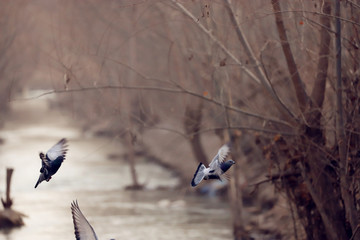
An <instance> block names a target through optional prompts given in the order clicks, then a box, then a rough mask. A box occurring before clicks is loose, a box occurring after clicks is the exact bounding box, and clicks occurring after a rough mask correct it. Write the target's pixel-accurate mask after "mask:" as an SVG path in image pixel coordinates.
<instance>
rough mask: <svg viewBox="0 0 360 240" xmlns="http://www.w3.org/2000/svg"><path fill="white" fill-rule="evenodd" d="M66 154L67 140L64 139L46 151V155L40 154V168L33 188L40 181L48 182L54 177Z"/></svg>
mask: <svg viewBox="0 0 360 240" xmlns="http://www.w3.org/2000/svg"><path fill="white" fill-rule="evenodd" d="M66 152H67V140H66V139H65V138H63V139H61V140H60V141H59V142H58V143H57V144H55V145H54V146H53V147H52V148H50V149H49V151H47V153H46V155H44V153H42V152H41V153H40V159H41V168H40V176H39V180H38V181H37V183H36V185H35V188H36V187H37V186H38V185H39V183H41V182H42V181H44V180H46V181H47V182H48V181H50V179H51V176H52V175H54V174H55V173H56V172H57V171H58V170H59V168H60V166H61V164H62V162H63V161H64V160H65V155H66Z"/></svg>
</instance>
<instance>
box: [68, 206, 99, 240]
mask: <svg viewBox="0 0 360 240" xmlns="http://www.w3.org/2000/svg"><path fill="white" fill-rule="evenodd" d="M71 213H72V217H73V222H74V229H75V237H76V240H98V238H97V236H96V233H95V231H94V229H93V228H92V226H91V225H90V223H89V222H88V221H87V220H86V218H85V216H84V214H83V213H82V212H81V210H80V208H79V205H78V203H77V201H73V202H72V203H71Z"/></svg>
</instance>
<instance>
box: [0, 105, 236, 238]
mask: <svg viewBox="0 0 360 240" xmlns="http://www.w3.org/2000/svg"><path fill="white" fill-rule="evenodd" d="M37 101H38V102H37ZM14 104H15V106H14V109H15V112H14V113H13V114H12V115H11V116H9V119H10V120H11V121H9V122H8V123H7V124H6V125H5V128H4V129H3V130H2V131H1V132H0V134H1V136H2V137H3V138H4V139H5V143H4V145H1V146H0V159H1V161H0V179H5V169H6V167H13V168H14V169H15V172H14V175H13V184H12V197H13V199H14V206H13V207H14V209H16V210H18V211H21V212H23V213H25V214H27V215H28V216H29V217H28V218H25V219H24V221H25V226H24V227H23V228H20V229H14V230H12V231H10V232H4V231H3V232H0V239H6V240H19V239H37V240H45V239H46V240H49V239H52V240H57V239H59V240H60V239H61V240H63V239H75V237H74V233H73V232H74V229H73V223H72V218H71V212H70V203H71V202H72V200H75V199H77V200H78V201H79V203H80V204H81V209H82V211H83V212H84V214H85V215H86V217H87V219H88V220H89V222H90V223H91V224H92V226H93V227H94V229H95V231H96V232H97V235H98V236H99V238H100V239H110V238H115V239H134V240H136V239H180V240H181V239H231V224H230V222H231V221H230V214H229V211H228V209H227V207H226V206H224V205H223V204H222V202H221V200H219V199H208V198H202V197H198V196H188V195H186V194H185V193H183V192H178V191H159V190H155V189H156V188H157V187H158V186H170V187H171V186H175V185H176V184H177V179H176V178H174V176H172V174H171V172H169V171H165V170H164V169H162V168H161V167H158V166H156V165H153V164H151V163H148V162H147V161H146V159H139V160H138V162H139V164H138V165H137V171H138V172H139V173H140V174H139V181H140V183H145V182H146V187H147V190H145V191H138V192H131V191H125V190H123V189H124V187H125V186H126V185H129V184H131V177H130V173H129V169H128V166H127V164H126V163H125V162H122V161H121V160H116V161H114V160H108V159H107V158H106V156H108V155H109V154H114V153H115V154H119V149H120V148H121V146H119V143H118V142H117V141H116V139H113V140H109V139H92V138H85V137H84V136H82V135H81V133H80V132H79V131H78V130H77V129H76V128H75V127H74V125H73V123H72V120H71V119H69V118H66V117H64V116H62V115H61V113H58V112H51V114H50V115H51V119H49V118H48V119H40V118H39V117H38V116H44V112H45V111H47V112H46V113H47V114H49V111H48V109H47V106H46V104H44V101H43V100H34V101H30V102H21V103H17V102H16V103H14ZM35 107H36V108H35ZM24 115H25V116H24ZM62 137H66V138H68V139H69V152H68V156H67V159H66V160H65V161H64V163H63V165H62V166H61V168H60V169H59V171H58V173H57V174H56V175H54V176H53V179H51V181H50V182H44V183H42V184H40V185H39V186H38V188H37V189H34V184H35V182H36V180H37V178H38V171H39V168H40V164H41V163H40V159H39V158H38V154H39V152H40V151H46V150H47V149H48V148H49V147H51V146H52V145H53V143H54V142H56V141H58V140H59V139H60V138H62ZM120 150H121V149H120ZM3 183H4V182H3V181H0V184H1V185H0V189H1V194H2V195H3V194H4V189H5V186H4V185H5V184H3Z"/></svg>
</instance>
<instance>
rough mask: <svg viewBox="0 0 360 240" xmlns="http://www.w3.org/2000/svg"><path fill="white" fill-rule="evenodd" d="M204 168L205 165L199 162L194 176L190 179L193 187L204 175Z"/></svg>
mask: <svg viewBox="0 0 360 240" xmlns="http://www.w3.org/2000/svg"><path fill="white" fill-rule="evenodd" d="M205 169H206V167H205V165H204V164H202V163H200V164H199V166H198V168H197V169H196V172H195V174H194V177H193V179H192V181H191V186H193V187H195V186H197V185H198V184H199V183H200V182H201V181H202V180H203V179H204V177H205V172H204V170H205Z"/></svg>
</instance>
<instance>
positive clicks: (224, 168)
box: [220, 159, 235, 173]
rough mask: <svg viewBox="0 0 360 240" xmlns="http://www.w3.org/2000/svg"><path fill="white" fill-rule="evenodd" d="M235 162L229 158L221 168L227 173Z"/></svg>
mask: <svg viewBox="0 0 360 240" xmlns="http://www.w3.org/2000/svg"><path fill="white" fill-rule="evenodd" d="M234 164H235V161H234V160H231V159H230V160H227V161H226V162H223V163H221V164H220V168H221V170H222V171H223V173H225V172H226V171H227V170H229V168H230V167H231V166H232V165H234Z"/></svg>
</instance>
